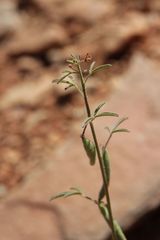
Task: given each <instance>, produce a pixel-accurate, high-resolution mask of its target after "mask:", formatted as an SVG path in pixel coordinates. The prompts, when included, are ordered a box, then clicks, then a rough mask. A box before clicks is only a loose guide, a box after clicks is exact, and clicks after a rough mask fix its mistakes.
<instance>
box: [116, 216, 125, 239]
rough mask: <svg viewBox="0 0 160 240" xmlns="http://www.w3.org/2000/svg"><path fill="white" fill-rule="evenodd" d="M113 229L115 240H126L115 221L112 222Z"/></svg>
mask: <svg viewBox="0 0 160 240" xmlns="http://www.w3.org/2000/svg"><path fill="white" fill-rule="evenodd" d="M114 229H115V233H116V238H117V240H127V238H126V237H125V235H124V233H123V231H122V228H121V227H120V225H119V224H118V222H117V221H115V220H114Z"/></svg>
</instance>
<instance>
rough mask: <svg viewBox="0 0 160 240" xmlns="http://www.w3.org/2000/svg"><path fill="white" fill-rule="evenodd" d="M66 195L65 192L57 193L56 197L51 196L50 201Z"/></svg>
mask: <svg viewBox="0 0 160 240" xmlns="http://www.w3.org/2000/svg"><path fill="white" fill-rule="evenodd" d="M66 193H67V192H61V193H58V194H57V195H55V196H52V197H51V198H50V201H52V200H54V199H56V198H61V197H64V196H65V194H66Z"/></svg>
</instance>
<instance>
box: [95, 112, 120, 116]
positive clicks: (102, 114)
mask: <svg viewBox="0 0 160 240" xmlns="http://www.w3.org/2000/svg"><path fill="white" fill-rule="evenodd" d="M104 116H108V117H118V114H117V113H111V112H102V113H100V114H97V115H96V117H104Z"/></svg>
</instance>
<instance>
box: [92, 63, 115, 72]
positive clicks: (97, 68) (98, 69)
mask: <svg viewBox="0 0 160 240" xmlns="http://www.w3.org/2000/svg"><path fill="white" fill-rule="evenodd" d="M111 66H112V65H111V64H103V65H100V66H98V67H96V68H94V69H93V70H92V73H95V72H98V71H101V70H103V69H105V68H108V67H111Z"/></svg>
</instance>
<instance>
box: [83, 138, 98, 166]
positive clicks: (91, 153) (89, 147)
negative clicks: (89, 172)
mask: <svg viewBox="0 0 160 240" xmlns="http://www.w3.org/2000/svg"><path fill="white" fill-rule="evenodd" d="M82 142H83V146H84V149H85V151H86V154H87V156H88V158H89V160H90V165H94V164H95V161H96V147H95V145H94V143H92V142H91V141H90V140H89V139H87V138H86V137H84V136H83V137H82Z"/></svg>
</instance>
